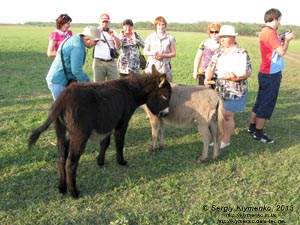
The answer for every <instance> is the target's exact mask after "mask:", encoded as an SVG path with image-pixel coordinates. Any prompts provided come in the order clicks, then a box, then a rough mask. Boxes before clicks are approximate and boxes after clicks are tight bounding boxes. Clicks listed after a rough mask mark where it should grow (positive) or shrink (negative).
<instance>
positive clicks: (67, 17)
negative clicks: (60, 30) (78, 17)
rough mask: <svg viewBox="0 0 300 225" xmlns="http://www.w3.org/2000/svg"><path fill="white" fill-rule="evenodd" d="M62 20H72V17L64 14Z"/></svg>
mask: <svg viewBox="0 0 300 225" xmlns="http://www.w3.org/2000/svg"><path fill="white" fill-rule="evenodd" d="M62 18H63V19H70V17H69V15H68V14H64V15H63V16H62Z"/></svg>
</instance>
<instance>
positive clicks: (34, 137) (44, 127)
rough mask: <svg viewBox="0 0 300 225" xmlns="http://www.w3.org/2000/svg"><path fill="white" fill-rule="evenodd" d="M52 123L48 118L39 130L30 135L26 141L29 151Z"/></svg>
mask: <svg viewBox="0 0 300 225" xmlns="http://www.w3.org/2000/svg"><path fill="white" fill-rule="evenodd" d="M52 122H53V120H52V118H51V117H50V116H49V117H48V119H47V120H46V122H45V123H44V124H43V125H42V126H40V127H39V128H37V129H36V130H34V131H33V132H32V133H31V135H30V137H29V139H28V148H29V149H31V147H32V146H33V145H34V144H35V143H36V142H37V140H38V139H39V137H40V135H41V134H42V133H43V132H44V131H45V130H47V129H48V128H49V126H50V125H51V123H52Z"/></svg>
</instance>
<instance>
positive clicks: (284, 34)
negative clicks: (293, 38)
mask: <svg viewBox="0 0 300 225" xmlns="http://www.w3.org/2000/svg"><path fill="white" fill-rule="evenodd" d="M291 32H292V31H291V30H287V31H285V32H283V33H281V34H279V37H280V40H281V41H284V39H285V37H286V35H288V34H289V33H291Z"/></svg>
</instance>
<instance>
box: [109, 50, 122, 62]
mask: <svg viewBox="0 0 300 225" xmlns="http://www.w3.org/2000/svg"><path fill="white" fill-rule="evenodd" d="M109 51H110V56H111V57H112V58H113V59H116V58H119V55H120V54H119V53H118V52H117V50H116V49H115V48H109Z"/></svg>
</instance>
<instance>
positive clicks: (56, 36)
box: [50, 30, 73, 51]
mask: <svg viewBox="0 0 300 225" xmlns="http://www.w3.org/2000/svg"><path fill="white" fill-rule="evenodd" d="M72 35H73V33H72V31H71V30H68V31H67V32H62V31H58V30H57V31H54V32H52V33H51V34H50V40H52V41H55V42H56V43H55V46H54V48H55V51H57V49H58V47H59V45H60V43H61V42H62V41H63V40H65V39H66V38H68V37H71V36H72Z"/></svg>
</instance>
